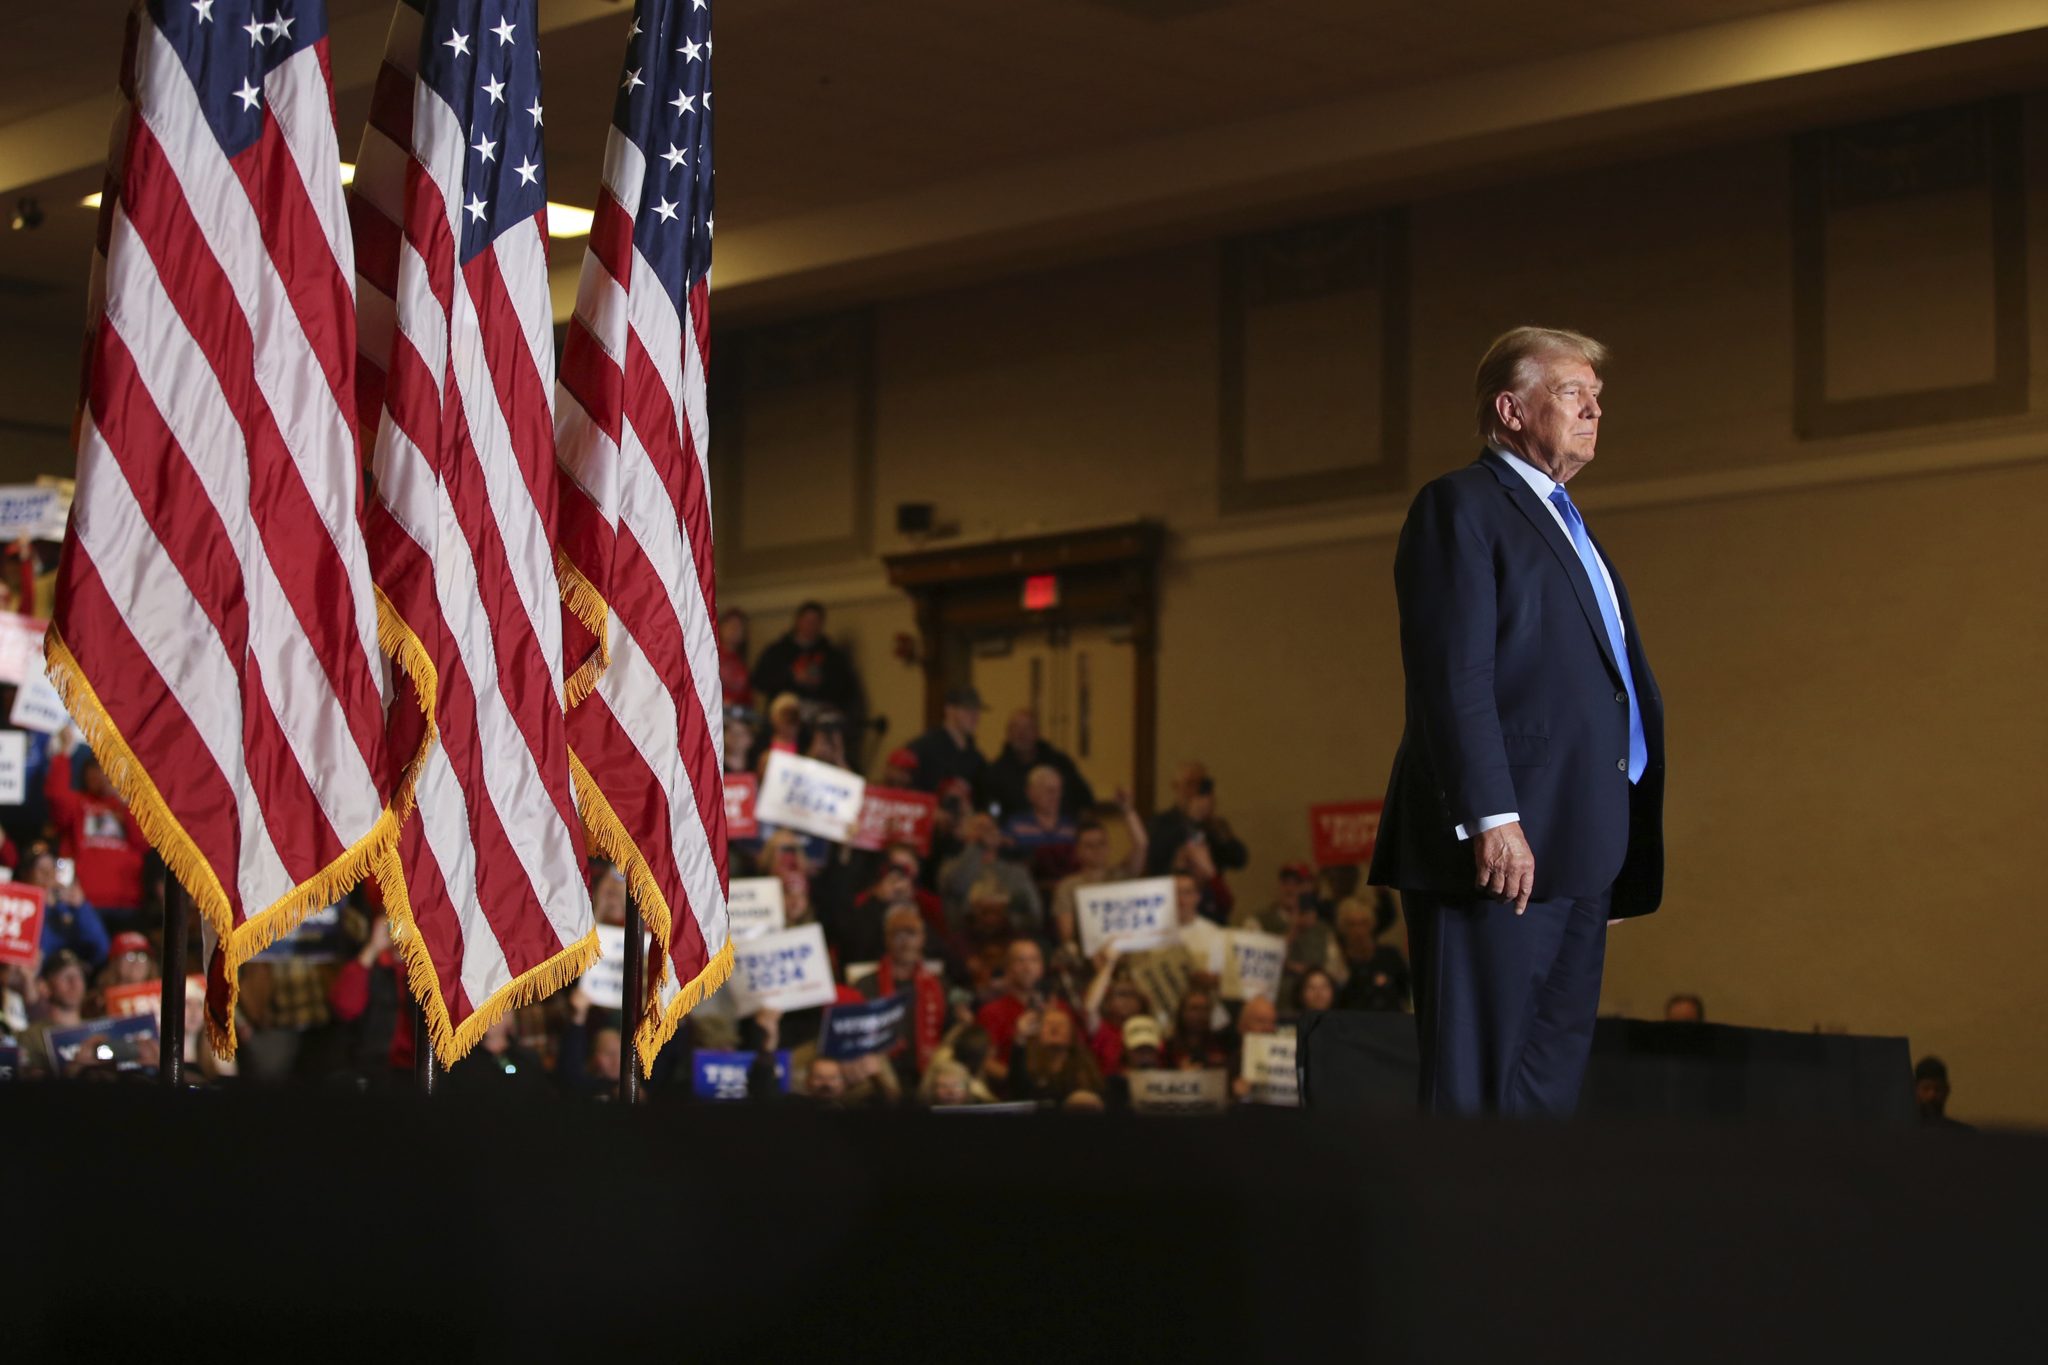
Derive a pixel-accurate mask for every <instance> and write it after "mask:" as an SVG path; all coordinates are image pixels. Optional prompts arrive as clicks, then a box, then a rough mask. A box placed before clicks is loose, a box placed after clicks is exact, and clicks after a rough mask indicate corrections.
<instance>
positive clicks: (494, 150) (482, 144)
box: [470, 133, 498, 161]
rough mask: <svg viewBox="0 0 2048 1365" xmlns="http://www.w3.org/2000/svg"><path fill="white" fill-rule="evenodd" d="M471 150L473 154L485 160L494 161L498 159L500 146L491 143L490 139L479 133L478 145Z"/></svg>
mask: <svg viewBox="0 0 2048 1365" xmlns="http://www.w3.org/2000/svg"><path fill="white" fill-rule="evenodd" d="M470 150H471V151H472V152H475V153H476V154H477V155H478V156H480V157H482V158H483V159H484V160H486V161H492V160H495V159H496V158H497V155H498V144H497V143H495V142H493V141H491V140H490V139H489V138H487V137H485V136H483V135H482V134H481V133H479V134H478V135H477V139H476V145H475V146H473V147H471V148H470Z"/></svg>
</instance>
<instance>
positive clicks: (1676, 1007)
mask: <svg viewBox="0 0 2048 1365" xmlns="http://www.w3.org/2000/svg"><path fill="white" fill-rule="evenodd" d="M1664 1017H1665V1018H1666V1019H1668V1020H1670V1021H1671V1022H1672V1023H1674V1024H1697V1023H1698V1022H1699V1021H1700V1007H1699V1005H1698V1004H1697V1003H1696V1002H1694V1001H1691V1000H1674V1001H1672V1002H1671V1003H1670V1004H1668V1005H1666V1006H1665V1007H1664Z"/></svg>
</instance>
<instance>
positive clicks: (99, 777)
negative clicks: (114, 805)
mask: <svg viewBox="0 0 2048 1365" xmlns="http://www.w3.org/2000/svg"><path fill="white" fill-rule="evenodd" d="M81 780H82V781H83V782H84V784H85V791H86V794H87V795H88V796H91V797H94V798H95V799H97V800H101V801H105V800H107V799H108V798H110V797H111V796H113V794H114V784H113V783H111V782H109V781H107V770H106V769H105V768H102V767H101V766H100V765H99V764H98V763H95V762H93V761H92V760H91V759H87V760H86V763H85V767H84V768H83V769H82V770H81Z"/></svg>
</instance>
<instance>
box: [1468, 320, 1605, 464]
mask: <svg viewBox="0 0 2048 1365" xmlns="http://www.w3.org/2000/svg"><path fill="white" fill-rule="evenodd" d="M1560 356H1562V357H1565V358H1568V359H1572V360H1583V361H1585V362H1586V364H1588V365H1590V366H1592V367H1593V372H1594V373H1595V374H1598V373H1599V372H1600V371H1601V370H1603V369H1605V368H1606V366H1607V348H1606V347H1605V346H1603V345H1601V344H1600V343H1599V342H1597V341H1595V340H1593V338H1591V337H1589V336H1586V335H1584V334H1583V333H1580V332H1572V331H1567V330H1566V329H1564V328H1562V327H1514V328H1510V329H1509V330H1508V331H1505V332H1502V333H1501V334H1500V335H1499V336H1497V337H1495V338H1494V339H1493V345H1491V346H1489V347H1487V348H1486V355H1485V357H1484V358H1483V359H1482V360H1481V361H1480V362H1479V373H1478V374H1476V375H1475V376H1473V380H1472V391H1473V398H1474V401H1475V403H1476V406H1477V408H1478V418H1479V439H1480V440H1482V441H1484V442H1486V443H1487V444H1488V445H1495V446H1497V445H1500V444H1501V443H1502V440H1501V437H1502V432H1501V427H1500V414H1499V412H1498V411H1496V410H1495V408H1494V400H1495V399H1496V398H1498V397H1499V396H1500V395H1501V394H1504V393H1524V392H1527V391H1528V389H1529V388H1530V387H1531V386H1532V385H1534V384H1535V383H1536V382H1537V381H1538V380H1539V379H1540V378H1541V377H1542V376H1541V373H1540V369H1541V366H1542V365H1543V362H1544V361H1546V360H1553V359H1556V358H1558V357H1560Z"/></svg>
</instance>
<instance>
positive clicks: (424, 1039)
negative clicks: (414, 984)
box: [412, 1000, 441, 1099]
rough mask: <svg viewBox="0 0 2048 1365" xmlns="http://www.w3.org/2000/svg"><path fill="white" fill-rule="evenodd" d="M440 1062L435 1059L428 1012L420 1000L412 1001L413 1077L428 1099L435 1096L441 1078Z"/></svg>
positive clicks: (420, 1090)
mask: <svg viewBox="0 0 2048 1365" xmlns="http://www.w3.org/2000/svg"><path fill="white" fill-rule="evenodd" d="M440 1076H441V1067H440V1063H438V1062H436V1061H435V1060H434V1040H433V1039H432V1038H430V1037H428V1036H427V1012H426V1011H425V1010H424V1009H421V1008H420V1002H419V1001H417V1000H415V1001H413V1002H412V1079H413V1084H414V1085H415V1086H417V1087H418V1089H419V1092H420V1094H422V1095H424V1096H426V1097H427V1098H428V1099H432V1098H433V1097H434V1084H435V1082H436V1081H438V1080H439V1079H440Z"/></svg>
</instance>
